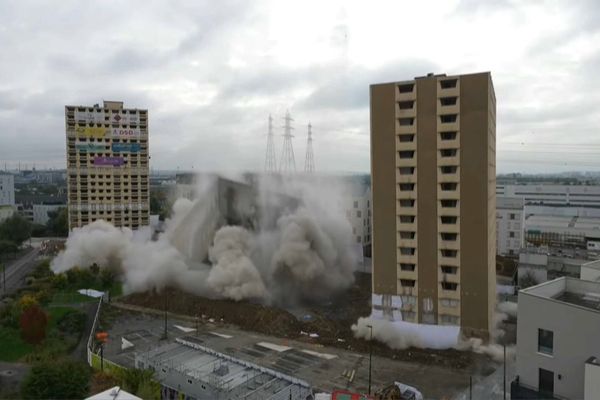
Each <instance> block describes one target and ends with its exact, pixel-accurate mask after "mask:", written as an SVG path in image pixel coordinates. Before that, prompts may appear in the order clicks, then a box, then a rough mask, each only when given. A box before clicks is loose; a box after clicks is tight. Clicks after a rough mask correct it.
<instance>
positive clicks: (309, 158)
mask: <svg viewBox="0 0 600 400" xmlns="http://www.w3.org/2000/svg"><path fill="white" fill-rule="evenodd" d="M312 142H313V139H312V125H311V124H310V122H309V123H308V140H307V142H306V158H305V159H304V172H306V173H309V174H310V173H313V172H315V155H314V154H313V145H312Z"/></svg>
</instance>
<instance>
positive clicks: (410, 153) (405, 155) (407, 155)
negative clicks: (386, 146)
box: [398, 150, 415, 159]
mask: <svg viewBox="0 0 600 400" xmlns="http://www.w3.org/2000/svg"><path fill="white" fill-rule="evenodd" d="M414 154H415V152H414V151H410V150H405V151H399V152H398V156H399V157H400V158H403V159H406V158H413V156H414Z"/></svg>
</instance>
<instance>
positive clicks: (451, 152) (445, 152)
mask: <svg viewBox="0 0 600 400" xmlns="http://www.w3.org/2000/svg"><path fill="white" fill-rule="evenodd" d="M457 152H458V149H442V150H440V155H441V156H442V157H455V156H456V153H457Z"/></svg>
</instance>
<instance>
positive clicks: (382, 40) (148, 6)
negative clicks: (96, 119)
mask: <svg viewBox="0 0 600 400" xmlns="http://www.w3.org/2000/svg"><path fill="white" fill-rule="evenodd" d="M116 10H118V12H116ZM134 10H135V12H134ZM134 14H135V18H132V15H134ZM599 18H600V3H598V2H595V1H593V0H583V1H578V2H568V1H566V0H563V1H557V2H544V1H542V2H535V3H533V2H511V1H506V0H498V1H493V2H480V1H474V0H454V1H448V2H432V1H423V2H412V3H406V2H382V3H376V4H372V3H364V2H362V3H361V2H357V3H351V2H345V1H332V2H327V3H322V2H316V1H308V2H301V3H295V2H289V3H288V2H279V1H259V2H241V1H223V2H218V3H215V2H209V1H200V2H194V3H190V4H185V5H181V4H180V5H173V4H169V3H164V2H157V3H148V2H142V1H141V0H137V1H131V2H127V3H126V4H121V3H117V2H114V1H113V2H111V1H109V2H102V3H94V4H93V5H92V4H81V3H80V2H75V1H64V2H60V3H55V2H49V3H37V2H36V3H34V2H29V1H23V2H3V3H1V4H0V27H1V28H0V42H2V46H3V54H4V55H5V57H4V59H3V62H2V63H1V64H0V168H2V169H4V166H5V164H6V165H7V167H8V168H16V167H17V165H18V163H19V162H21V164H22V165H25V164H27V165H33V164H34V163H35V164H36V165H39V166H40V167H39V168H41V167H42V166H45V167H52V168H64V167H65V161H64V156H65V151H66V147H65V140H64V115H63V112H64V110H63V105H64V104H85V105H87V104H94V103H97V102H98V101H100V100H123V101H124V102H125V103H126V104H129V105H130V106H132V107H138V108H144V109H148V110H149V112H150V115H151V116H152V117H151V119H150V121H149V131H150V134H151V135H152V138H153V146H152V147H151V149H150V156H151V161H150V165H151V167H152V168H155V169H171V170H176V169H177V168H178V167H179V168H180V169H182V170H192V169H193V170H194V171H247V170H248V171H261V170H262V169H263V166H264V154H265V150H266V142H267V141H266V135H267V129H268V127H267V124H268V115H269V114H272V115H273V118H274V127H275V152H276V154H277V155H279V154H280V152H281V147H282V141H283V140H282V139H283V138H282V136H281V135H282V134H283V128H282V126H283V119H282V118H283V117H284V116H285V111H286V110H287V109H289V110H290V113H291V114H292V117H293V118H294V120H295V121H294V126H293V127H294V128H295V130H294V135H295V137H294V139H293V141H294V143H293V144H294V150H295V152H296V153H297V154H298V155H300V156H301V157H302V158H303V155H304V154H305V150H306V143H307V140H306V139H307V137H306V135H307V133H306V126H307V124H308V123H309V122H311V124H312V126H313V137H314V143H313V146H314V157H315V163H316V165H317V166H318V171H319V172H340V171H342V172H357V173H368V172H369V170H370V158H369V153H370V151H369V147H370V144H369V106H368V105H369V95H368V93H369V92H368V90H369V84H371V83H375V82H385V81H398V80H405V79H412V78H413V77H415V76H420V75H425V74H427V73H428V72H434V73H447V74H449V75H450V74H455V73H468V72H480V71H491V73H492V77H493V79H494V82H495V86H496V96H497V99H498V115H497V122H498V132H497V167H498V172H499V173H509V172H525V173H537V172H562V171H574V170H577V171H585V170H592V171H597V170H600V161H598V157H597V151H598V150H600V138H599V137H598V135H597V129H598V127H597V126H598V121H600V108H599V107H598V104H599V101H600V90H599V89H600V78H599V77H598V76H597V74H596V71H597V70H598V67H599V66H600V41H599V40H598V34H599V33H600V28H599V25H598V23H597V21H598V20H599ZM93 27H102V29H97V28H93ZM432 27H435V29H432ZM406 38H410V40H409V41H408V42H409V43H408V44H407V41H406V40H404V39H406ZM399 42H402V43H403V50H402V52H399V51H395V50H394V49H397V48H398V43H399ZM174 138H175V139H174Z"/></svg>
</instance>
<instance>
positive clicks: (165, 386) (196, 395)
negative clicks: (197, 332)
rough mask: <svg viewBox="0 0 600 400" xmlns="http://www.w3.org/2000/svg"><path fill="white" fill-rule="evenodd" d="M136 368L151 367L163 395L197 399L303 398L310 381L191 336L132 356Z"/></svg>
mask: <svg viewBox="0 0 600 400" xmlns="http://www.w3.org/2000/svg"><path fill="white" fill-rule="evenodd" d="M135 366H136V368H142V369H151V370H153V371H154V372H155V377H156V380H157V381H159V382H160V384H161V387H162V398H164V399H171V398H173V399H175V398H186V399H196V400H213V399H220V400H229V399H248V400H252V399H255V400H288V399H293V400H300V399H302V400H305V399H312V398H313V393H312V389H311V387H310V385H309V384H308V383H307V382H305V381H303V380H301V379H297V378H294V377H292V376H289V375H286V374H283V373H281V372H278V371H275V370H272V369H269V368H265V367H261V366H259V365H257V364H254V363H251V362H248V361H244V360H241V359H237V358H234V357H231V356H228V355H226V354H223V353H219V352H217V351H215V350H212V349H210V348H208V347H205V346H203V345H202V340H198V339H197V338H194V337H185V338H178V339H176V343H170V344H167V345H164V346H161V347H158V348H154V349H152V350H149V351H147V352H139V353H137V354H136V357H135Z"/></svg>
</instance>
